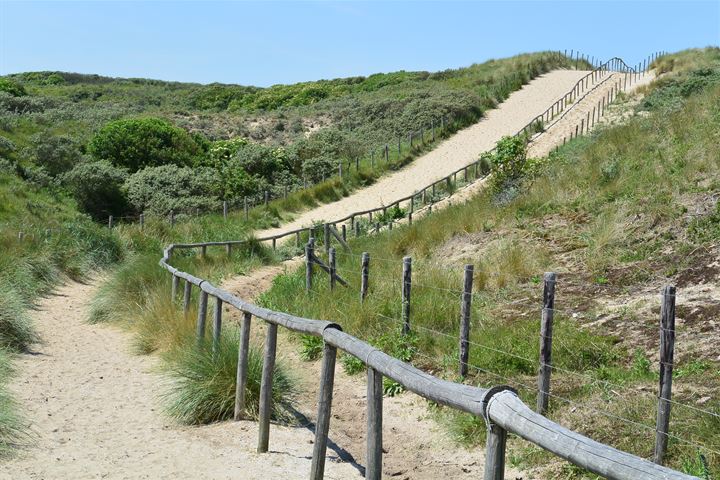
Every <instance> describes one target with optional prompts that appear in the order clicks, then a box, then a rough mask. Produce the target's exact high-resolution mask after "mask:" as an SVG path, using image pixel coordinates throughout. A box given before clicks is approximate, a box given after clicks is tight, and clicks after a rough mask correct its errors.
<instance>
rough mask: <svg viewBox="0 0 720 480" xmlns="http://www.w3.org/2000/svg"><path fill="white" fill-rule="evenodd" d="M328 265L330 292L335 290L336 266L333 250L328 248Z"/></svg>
mask: <svg viewBox="0 0 720 480" xmlns="http://www.w3.org/2000/svg"><path fill="white" fill-rule="evenodd" d="M328 263H329V265H328V266H329V267H330V291H333V290H335V279H336V278H337V273H336V269H337V265H336V264H335V249H334V248H333V247H330V249H329V250H328Z"/></svg>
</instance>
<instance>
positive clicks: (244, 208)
mask: <svg viewBox="0 0 720 480" xmlns="http://www.w3.org/2000/svg"><path fill="white" fill-rule="evenodd" d="M243 211H244V212H245V221H246V222H247V221H248V220H249V219H250V210H249V209H248V203H247V197H243Z"/></svg>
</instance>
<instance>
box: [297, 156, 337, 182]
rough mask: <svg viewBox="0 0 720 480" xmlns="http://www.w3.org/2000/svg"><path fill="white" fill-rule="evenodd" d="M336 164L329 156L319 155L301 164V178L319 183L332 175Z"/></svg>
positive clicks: (335, 170)
mask: <svg viewBox="0 0 720 480" xmlns="http://www.w3.org/2000/svg"><path fill="white" fill-rule="evenodd" d="M337 165H338V163H337V161H336V160H333V159H332V157H330V156H329V155H320V156H317V157H313V158H309V159H307V160H305V161H304V162H303V177H304V178H307V179H308V180H309V181H311V182H316V183H317V182H320V181H323V180H325V179H326V178H328V177H331V176H332V175H334V174H335V173H336V172H337V170H338V167H337Z"/></svg>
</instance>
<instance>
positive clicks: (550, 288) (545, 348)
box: [537, 272, 557, 415]
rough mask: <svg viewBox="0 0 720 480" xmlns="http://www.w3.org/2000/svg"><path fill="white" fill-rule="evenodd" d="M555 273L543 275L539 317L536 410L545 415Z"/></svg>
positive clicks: (548, 385)
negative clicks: (541, 304) (541, 302)
mask: <svg viewBox="0 0 720 480" xmlns="http://www.w3.org/2000/svg"><path fill="white" fill-rule="evenodd" d="M556 279H557V275H556V274H555V273H554V272H547V273H545V275H544V276H543V280H544V282H543V283H544V285H543V310H542V318H541V319H540V370H539V373H538V396H537V412H538V413H539V414H540V415H545V412H546V411H547V408H548V398H549V394H550V373H551V372H552V334H553V316H554V310H553V309H554V308H555V283H556Z"/></svg>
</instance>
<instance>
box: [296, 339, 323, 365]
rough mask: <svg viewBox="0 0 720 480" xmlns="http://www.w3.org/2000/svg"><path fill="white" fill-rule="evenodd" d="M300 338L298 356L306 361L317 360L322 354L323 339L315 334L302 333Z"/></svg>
mask: <svg viewBox="0 0 720 480" xmlns="http://www.w3.org/2000/svg"><path fill="white" fill-rule="evenodd" d="M300 338H301V342H302V347H301V349H300V358H302V359H303V360H306V361H312V360H317V359H318V358H320V357H321V356H322V352H323V346H324V344H323V339H322V337H316V336H315V335H303V336H302V337H300Z"/></svg>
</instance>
